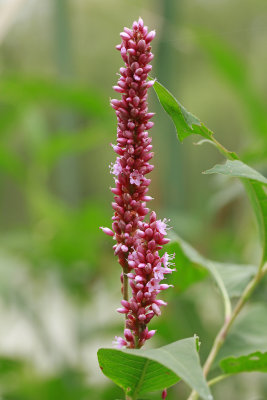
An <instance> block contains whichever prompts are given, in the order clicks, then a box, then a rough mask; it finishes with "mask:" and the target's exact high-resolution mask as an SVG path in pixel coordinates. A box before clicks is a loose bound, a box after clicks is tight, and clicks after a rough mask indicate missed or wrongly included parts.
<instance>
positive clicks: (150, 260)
mask: <svg viewBox="0 0 267 400" xmlns="http://www.w3.org/2000/svg"><path fill="white" fill-rule="evenodd" d="M120 36H121V39H122V43H121V44H119V45H118V46H117V47H116V48H117V49H118V50H119V51H120V53H121V57H122V60H123V61H124V66H123V67H122V68H120V77H119V80H118V83H117V85H116V86H114V87H113V89H114V90H115V91H116V92H117V93H120V94H121V99H113V100H111V106H112V107H113V108H114V110H115V112H116V115H117V120H118V127H117V143H116V144H115V145H112V147H113V149H114V151H115V153H116V154H117V155H118V157H117V159H116V161H115V163H114V164H113V165H111V168H110V169H111V173H112V174H113V175H114V179H115V187H114V188H112V189H111V191H112V193H114V194H115V197H114V202H113V203H112V207H113V209H114V216H113V217H112V220H113V223H112V229H109V228H102V229H103V231H104V232H105V233H106V234H107V235H110V236H112V237H113V238H114V240H115V242H116V243H115V245H114V246H113V248H114V253H115V255H116V256H117V257H118V261H119V263H120V265H121V267H122V274H121V282H122V294H123V300H122V301H121V305H122V307H120V308H118V309H117V311H118V312H119V313H122V314H125V315H126V326H125V330H124V338H122V337H116V341H115V345H116V346H117V347H124V346H126V347H128V348H140V347H142V346H143V345H144V343H145V341H146V340H148V339H150V338H151V337H152V336H153V335H154V334H155V330H150V331H149V330H148V327H147V325H148V323H149V322H150V321H151V319H152V318H153V317H154V316H155V315H157V316H159V315H160V314H161V310H160V307H161V306H163V305H166V303H165V302H164V301H163V300H160V299H158V298H157V295H158V294H159V293H160V292H161V291H162V290H165V289H167V288H168V287H169V286H170V285H168V284H166V283H161V282H162V280H163V279H164V278H165V275H166V274H170V273H171V272H172V271H173V269H172V268H170V264H171V262H170V258H171V257H170V256H169V255H168V254H167V253H165V254H164V255H163V256H162V257H161V256H160V255H159V250H161V249H162V246H163V245H164V244H166V243H168V242H169V239H167V238H166V234H167V224H166V220H165V219H164V220H163V221H162V220H159V219H157V216H156V213H155V212H154V211H152V212H151V213H150V215H149V217H148V220H147V221H146V219H145V217H146V216H147V215H148V214H149V208H147V202H148V201H150V200H152V197H150V196H148V195H147V192H148V190H149V185H150V182H151V180H150V179H148V178H147V174H149V173H150V172H151V171H152V170H153V167H154V166H153V165H152V164H150V163H149V161H150V160H151V159H152V157H153V155H154V153H153V152H152V144H151V142H152V139H151V137H150V136H149V134H148V131H149V130H150V129H151V128H152V127H153V125H154V124H153V122H152V121H150V119H151V118H152V117H153V115H154V113H151V112H148V104H147V94H148V89H149V88H150V87H151V86H153V84H154V81H152V80H148V73H149V72H150V71H151V69H152V66H151V64H150V62H151V60H152V59H153V54H152V53H151V45H150V43H151V41H152V40H153V38H154V37H155V31H151V32H148V29H147V27H146V26H144V23H143V20H142V19H141V18H140V19H139V20H138V22H134V23H133V26H132V29H128V28H124V32H122V33H121V34H120ZM128 284H129V286H130V290H131V298H130V299H129V298H128Z"/></svg>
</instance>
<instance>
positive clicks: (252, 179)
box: [205, 160, 267, 265]
mask: <svg viewBox="0 0 267 400" xmlns="http://www.w3.org/2000/svg"><path fill="white" fill-rule="evenodd" d="M205 173H206V174H213V173H219V174H223V175H229V176H235V177H239V178H240V179H242V182H243V184H244V186H245V188H246V190H247V193H248V196H249V199H250V201H251V204H252V207H253V209H254V211H255V215H256V218H257V221H258V226H259V231H260V236H261V241H262V248H263V250H262V261H261V265H263V264H264V263H265V261H266V260H267V195H266V192H265V190H264V188H263V187H262V185H264V186H265V185H266V184H267V179H266V178H265V177H264V176H263V175H261V174H260V173H259V172H257V171H255V170H254V169H253V168H251V167H249V166H248V165H246V164H244V163H242V162H241V161H238V160H234V161H231V160H227V162H226V164H224V165H216V166H215V167H213V168H212V169H210V170H208V171H206V172H205Z"/></svg>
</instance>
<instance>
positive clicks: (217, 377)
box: [208, 374, 231, 386]
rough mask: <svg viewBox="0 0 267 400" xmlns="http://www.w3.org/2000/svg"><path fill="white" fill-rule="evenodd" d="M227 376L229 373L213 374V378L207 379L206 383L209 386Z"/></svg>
mask: <svg viewBox="0 0 267 400" xmlns="http://www.w3.org/2000/svg"><path fill="white" fill-rule="evenodd" d="M229 376H231V374H223V375H218V376H215V378H213V379H211V380H210V381H208V385H209V386H212V385H215V384H216V383H218V382H221V381H222V380H224V379H226V378H228V377H229Z"/></svg>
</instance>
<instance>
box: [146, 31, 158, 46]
mask: <svg viewBox="0 0 267 400" xmlns="http://www.w3.org/2000/svg"><path fill="white" fill-rule="evenodd" d="M155 36H156V32H155V31H151V32H149V33H148V34H147V35H146V42H147V43H149V42H151V41H152V40H153V39H154V37H155Z"/></svg>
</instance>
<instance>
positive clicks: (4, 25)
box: [0, 0, 27, 44]
mask: <svg viewBox="0 0 267 400" xmlns="http://www.w3.org/2000/svg"><path fill="white" fill-rule="evenodd" d="M26 1H27V0H13V1H8V2H5V3H4V4H0V44H1V43H2V42H3V40H4V38H5V36H6V34H7V33H8V30H9V28H10V26H11V25H12V24H13V23H14V21H15V19H16V17H17V15H18V14H19V12H20V11H21V9H22V7H23V6H24V3H26Z"/></svg>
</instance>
